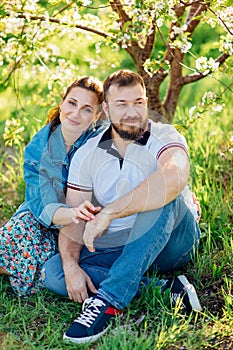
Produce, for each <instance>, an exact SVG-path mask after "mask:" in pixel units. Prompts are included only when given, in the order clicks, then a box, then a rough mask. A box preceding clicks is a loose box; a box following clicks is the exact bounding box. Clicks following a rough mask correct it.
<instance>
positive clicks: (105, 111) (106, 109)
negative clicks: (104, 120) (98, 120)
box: [102, 101, 109, 118]
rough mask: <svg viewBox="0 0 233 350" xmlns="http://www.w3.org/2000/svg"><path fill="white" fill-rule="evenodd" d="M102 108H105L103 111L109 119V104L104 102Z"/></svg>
mask: <svg viewBox="0 0 233 350" xmlns="http://www.w3.org/2000/svg"><path fill="white" fill-rule="evenodd" d="M102 108H103V111H104V113H105V114H106V116H107V117H108V118H109V111H108V105H107V103H106V102H105V101H104V102H102Z"/></svg>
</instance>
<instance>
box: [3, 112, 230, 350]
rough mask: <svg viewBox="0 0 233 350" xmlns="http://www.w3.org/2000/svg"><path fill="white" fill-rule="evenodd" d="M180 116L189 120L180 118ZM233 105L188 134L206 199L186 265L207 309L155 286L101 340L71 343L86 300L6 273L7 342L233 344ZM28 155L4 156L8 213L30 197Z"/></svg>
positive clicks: (170, 348)
mask: <svg viewBox="0 0 233 350" xmlns="http://www.w3.org/2000/svg"><path fill="white" fill-rule="evenodd" d="M176 122H177V124H178V125H179V123H180V124H182V121H181V120H179V119H177V121H176ZM232 125H233V117H232V113H231V110H230V108H229V109H228V110H227V109H226V110H225V111H224V113H222V114H221V116H213V115H210V116H208V115H206V116H205V117H204V118H202V119H199V120H197V121H196V122H195V124H194V125H193V126H192V127H191V128H190V129H188V130H184V131H183V132H184V135H185V137H186V139H187V141H188V144H189V147H190V155H191V160H192V176H191V181H192V188H193V190H194V191H195V192H196V194H197V196H198V198H199V200H200V202H201V207H202V219H201V222H200V227H201V231H202V239H201V242H200V247H199V250H198V252H197V254H196V256H195V257H194V259H193V261H192V262H190V263H189V264H188V265H186V266H185V267H184V268H183V269H182V270H180V271H176V273H177V274H178V273H185V274H186V276H187V277H188V279H189V280H190V281H191V282H192V283H194V285H195V286H196V289H197V292H198V295H199V296H200V300H201V303H202V306H203V312H202V313H200V314H199V315H196V314H191V315H190V316H188V315H184V314H183V313H182V312H181V310H180V309H179V307H178V306H177V307H176V308H175V309H172V308H171V305H170V300H169V297H168V295H165V296H164V297H163V298H162V296H161V293H160V290H159V289H157V288H155V289H152V288H151V289H149V290H147V291H146V292H145V294H144V295H143V296H141V297H140V298H139V299H135V300H133V301H132V302H131V303H130V305H129V306H128V308H127V309H126V310H125V312H124V318H123V320H121V321H119V322H118V324H117V329H116V330H112V331H110V332H109V333H108V335H107V336H104V337H102V339H100V340H99V341H98V342H97V343H95V344H93V345H83V346H78V345H68V344H64V343H63V342H62V334H63V332H64V330H65V329H66V328H67V326H68V325H69V324H70V322H71V321H72V319H73V318H74V317H76V315H77V314H78V313H79V311H80V306H79V305H77V304H74V303H73V302H71V301H69V300H67V299H66V298H61V297H59V296H56V295H54V294H52V293H50V292H48V291H41V292H40V293H38V294H36V295H33V296H31V297H29V298H22V299H20V298H19V297H17V296H16V295H14V294H13V292H12V290H11V287H10V285H9V282H8V278H7V277H3V276H2V277H0V290H1V293H0V349H4V350H18V349H20V350H21V349H24V350H29V349H30V350H34V349H40V350H45V349H51V350H60V349H77V348H78V349H88V350H97V349H101V350H115V349H123V350H131V349H134V350H148V349H156V350H157V349H158V350H159V349H163V350H175V349H177V350H178V349H186V350H199V349H218V350H219V349H229V350H230V349H232V348H233V333H232V329H233V298H232V295H233V291H232V289H233V285H232V283H233V282H232V280H233V267H232V266H233V235H232V231H233V230H232V227H233V225H232V221H233V220H232V189H233V186H232V185H233V180H232V165H233V164H232V153H231V152H232V148H233V144H232V143H233V141H232V130H231V126H232ZM21 164H22V155H21V154H20V153H17V150H16V152H15V154H14V157H13V155H12V156H11V157H10V158H9V150H6V152H5V153H4V155H3V156H2V161H1V169H2V174H3V175H4V176H2V181H1V186H2V191H1V192H2V198H1V206H0V215H1V218H3V221H5V220H6V219H7V218H8V217H10V215H11V214H12V213H13V212H14V211H15V207H16V206H17V205H18V204H19V202H20V201H21V200H22V198H23V184H22V172H21V171H20V170H19V168H20V167H21Z"/></svg>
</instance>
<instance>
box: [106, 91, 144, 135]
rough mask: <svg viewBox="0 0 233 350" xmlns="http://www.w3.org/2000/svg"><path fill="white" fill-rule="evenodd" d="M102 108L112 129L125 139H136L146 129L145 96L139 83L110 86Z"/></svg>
mask: <svg viewBox="0 0 233 350" xmlns="http://www.w3.org/2000/svg"><path fill="white" fill-rule="evenodd" d="M103 108H104V110H105V112H106V114H107V115H108V116H109V119H110V121H111V125H112V127H113V130H114V131H115V132H116V133H117V134H118V135H119V136H120V137H121V138H123V139H125V140H136V139H138V138H139V137H140V136H141V135H142V134H143V132H144V131H145V130H146V129H147V126H148V116H147V97H146V92H145V90H144V89H143V87H142V86H141V85H140V84H136V85H129V86H122V87H119V86H117V85H112V86H110V88H109V90H108V95H107V103H104V104H103Z"/></svg>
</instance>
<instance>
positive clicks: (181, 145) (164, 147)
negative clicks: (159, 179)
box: [156, 142, 189, 159]
mask: <svg viewBox="0 0 233 350" xmlns="http://www.w3.org/2000/svg"><path fill="white" fill-rule="evenodd" d="M172 147H179V148H182V149H183V150H184V151H185V153H186V154H187V156H189V154H188V150H187V148H186V147H185V145H184V144H182V143H179V142H170V143H167V144H166V145H165V146H163V147H162V148H160V150H159V151H158V153H157V156H156V158H157V159H159V157H160V156H161V154H162V153H163V152H164V151H166V150H167V149H169V148H172Z"/></svg>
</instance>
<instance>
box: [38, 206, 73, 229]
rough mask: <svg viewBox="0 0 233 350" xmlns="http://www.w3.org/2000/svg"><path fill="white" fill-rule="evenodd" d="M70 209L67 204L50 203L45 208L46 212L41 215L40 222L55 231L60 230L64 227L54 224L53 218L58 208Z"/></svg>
mask: <svg viewBox="0 0 233 350" xmlns="http://www.w3.org/2000/svg"><path fill="white" fill-rule="evenodd" d="M61 207H63V208H69V206H68V205H67V204H62V203H50V204H48V205H46V206H45V207H44V210H43V211H42V213H41V214H40V216H39V218H38V220H39V221H40V222H41V223H42V224H43V225H44V226H46V227H49V228H54V229H59V228H61V227H62V225H54V224H53V223H52V220H53V216H54V213H55V211H56V210H57V209H58V208H61Z"/></svg>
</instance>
